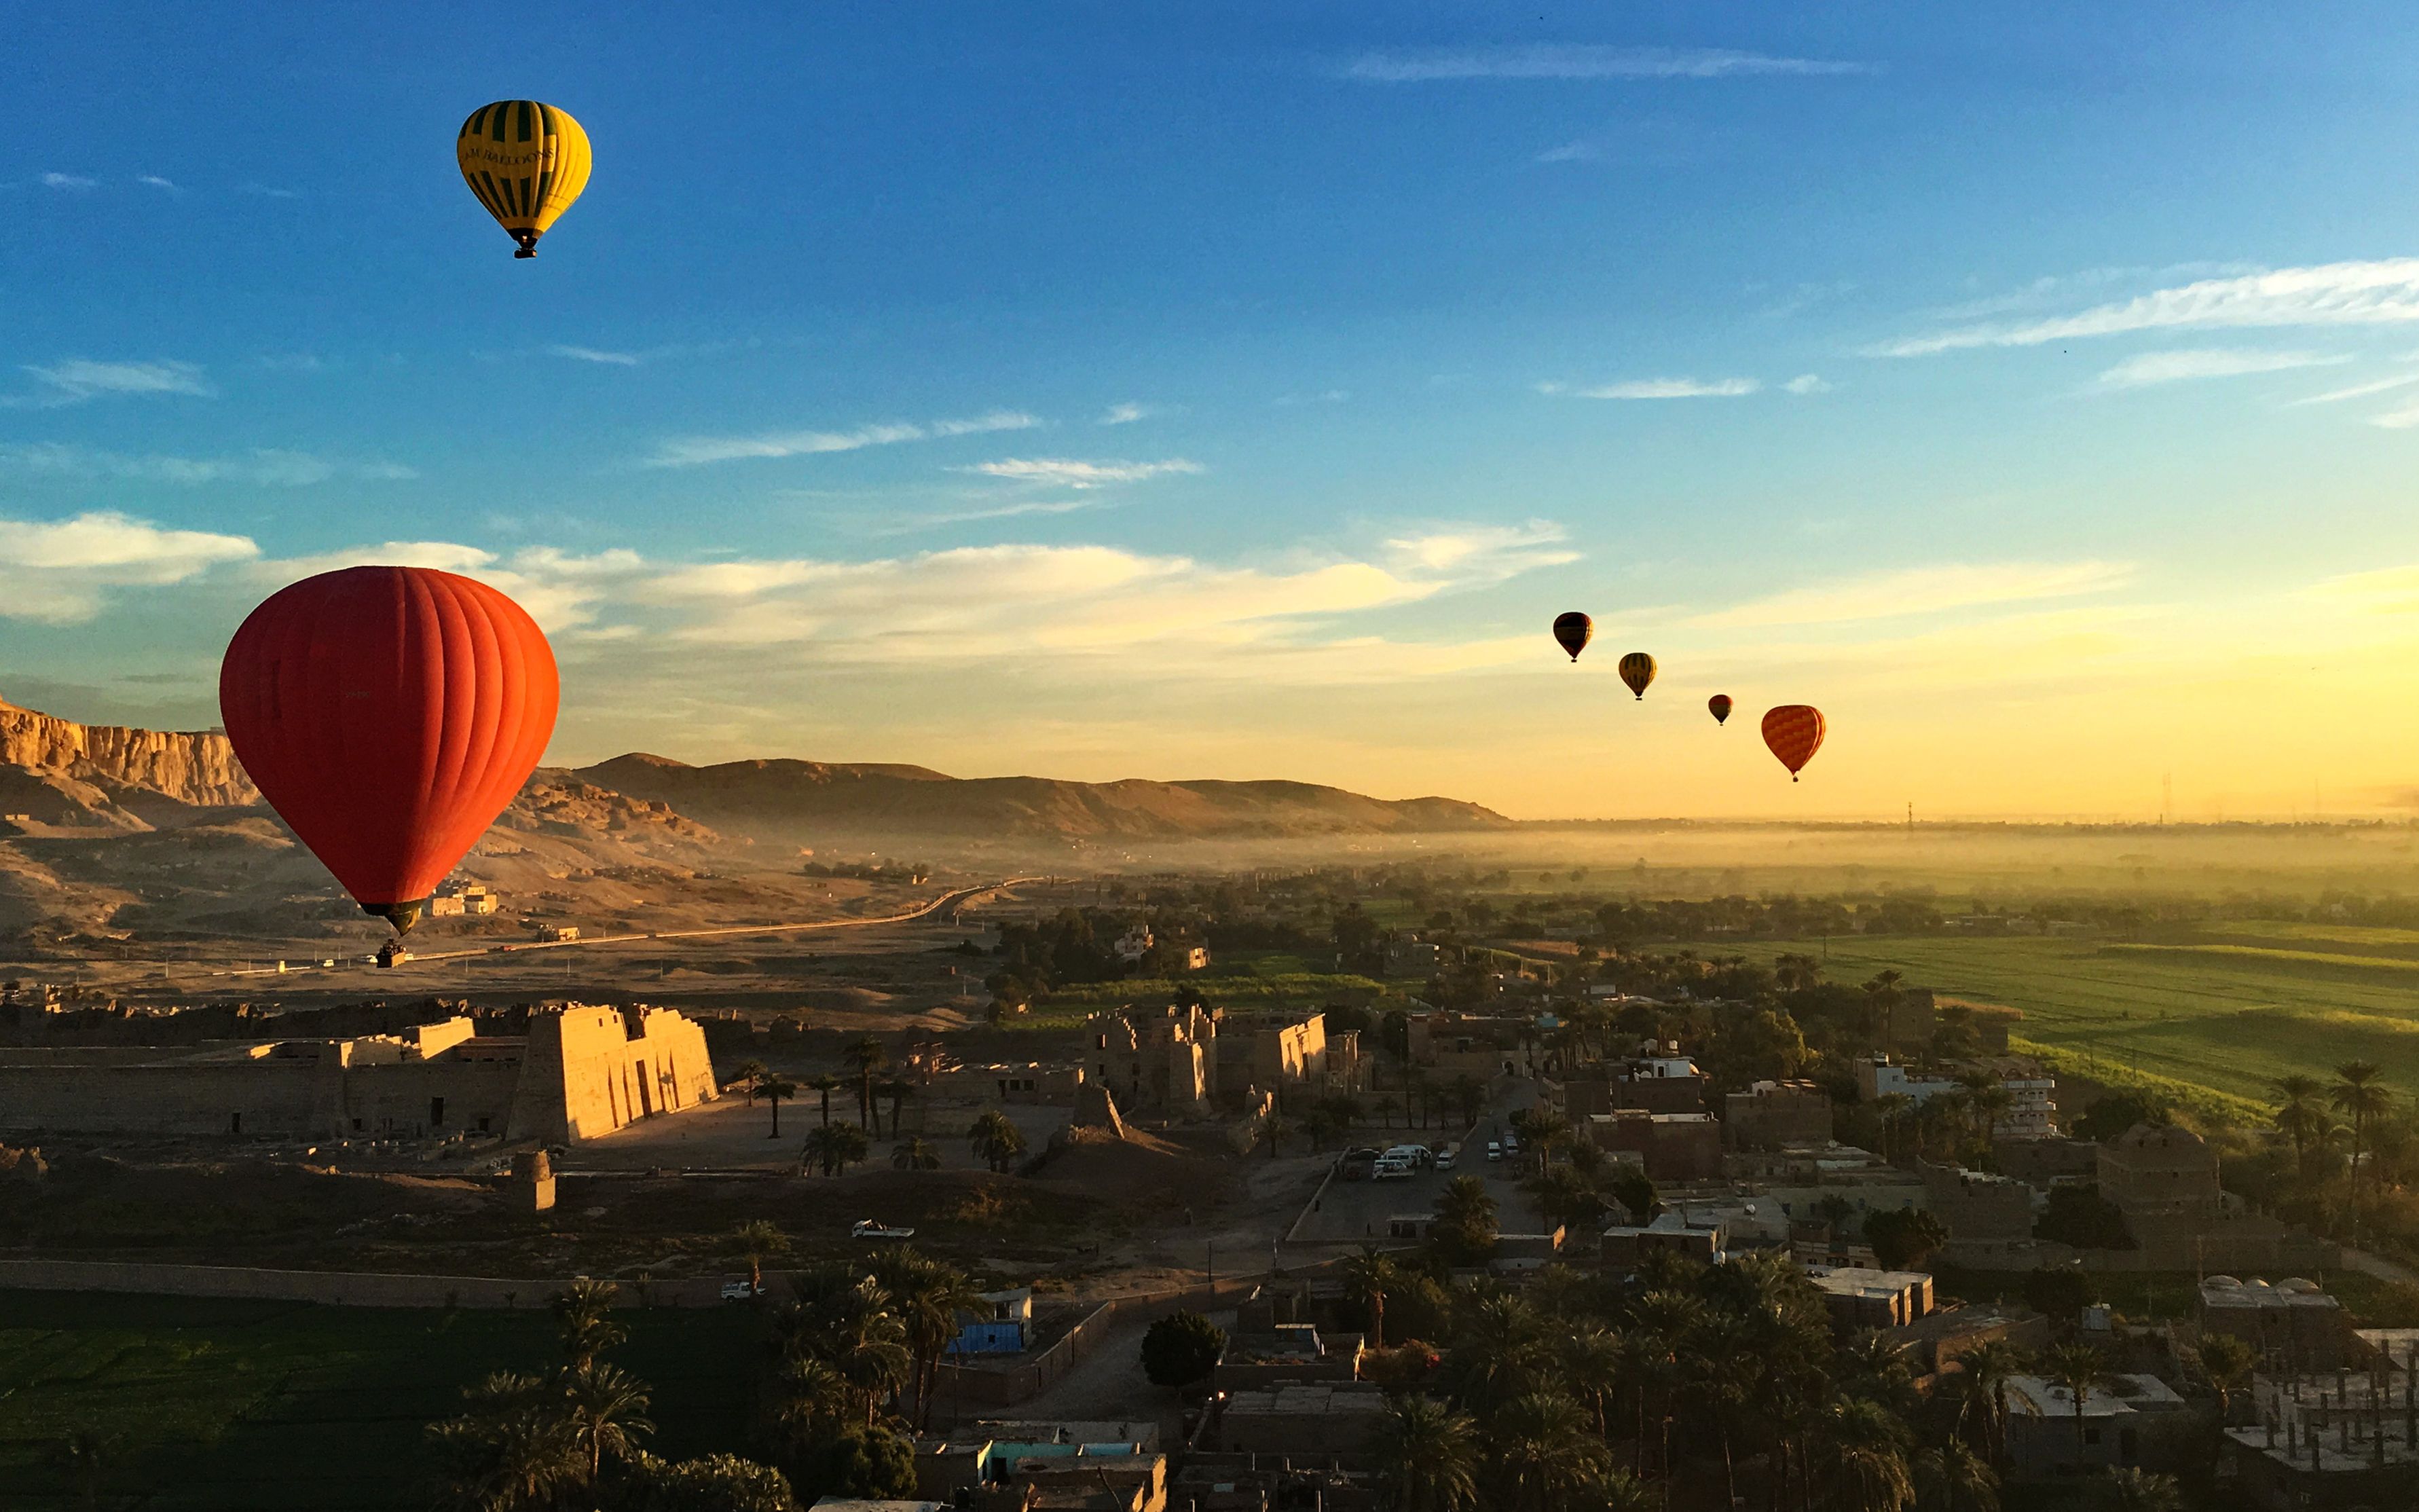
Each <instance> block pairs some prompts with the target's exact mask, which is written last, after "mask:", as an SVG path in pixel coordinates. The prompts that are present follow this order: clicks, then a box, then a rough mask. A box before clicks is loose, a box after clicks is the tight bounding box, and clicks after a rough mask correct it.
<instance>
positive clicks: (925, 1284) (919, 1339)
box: [874, 1249, 982, 1427]
mask: <svg viewBox="0 0 2419 1512" xmlns="http://www.w3.org/2000/svg"><path fill="white" fill-rule="evenodd" d="M874 1274H875V1276H876V1277H877V1278H878V1279H879V1280H880V1281H881V1282H882V1286H883V1289H885V1290H886V1291H887V1292H889V1293H890V1298H891V1305H892V1307H893V1309H894V1310H895V1311H896V1312H897V1313H898V1315H899V1319H900V1322H901V1326H902V1327H903V1328H904V1329H905V1332H906V1342H907V1347H908V1350H910V1352H911V1353H912V1354H913V1355H914V1357H915V1364H914V1369H913V1371H912V1372H911V1381H910V1384H911V1386H912V1387H913V1390H914V1392H915V1397H916V1418H917V1427H931V1426H932V1396H933V1388H934V1387H935V1386H936V1385H937V1384H938V1383H939V1381H940V1375H941V1356H942V1355H943V1354H945V1353H947V1352H948V1348H949V1346H950V1345H951V1344H952V1343H954V1342H956V1340H957V1336H958V1332H959V1328H960V1323H959V1319H960V1316H961V1315H962V1314H965V1313H971V1312H973V1311H974V1310H975V1309H977V1308H978V1307H979V1306H981V1305H982V1298H981V1296H980V1294H979V1293H978V1291H977V1290H976V1288H975V1284H974V1282H973V1281H972V1280H971V1279H969V1278H968V1277H967V1275H966V1273H964V1272H963V1271H961V1270H958V1269H957V1268H956V1267H955V1266H950V1265H944V1264H942V1263H940V1262H939V1261H937V1260H931V1259H927V1258H925V1257H923V1256H921V1255H918V1254H917V1253H916V1252H915V1251H914V1250H912V1249H902V1250H895V1251H893V1252H891V1253H890V1254H888V1255H886V1256H884V1257H882V1258H881V1259H879V1260H878V1261H876V1262H875V1265H874Z"/></svg>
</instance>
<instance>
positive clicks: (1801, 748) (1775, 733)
mask: <svg viewBox="0 0 2419 1512" xmlns="http://www.w3.org/2000/svg"><path fill="white" fill-rule="evenodd" d="M1764 744H1765V745H1766V746H1769V747H1771V748H1772V753H1773V754H1774V755H1775V756H1778V757H1780V764H1781V765H1783V766H1786V767H1788V768H1789V780H1791V781H1792V782H1795V781H1796V780H1797V774H1798V773H1799V772H1802V771H1804V770H1805V769H1806V764H1807V763H1808V762H1810V761H1812V760H1813V759H1814V753H1815V752H1816V751H1818V750H1821V749H1822V748H1823V711H1822V710H1820V709H1818V708H1816V707H1814V705H1812V704H1810V703H1784V704H1782V705H1780V707H1779V708H1777V709H1766V710H1765V711H1764Z"/></svg>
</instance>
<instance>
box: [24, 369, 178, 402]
mask: <svg viewBox="0 0 2419 1512" xmlns="http://www.w3.org/2000/svg"><path fill="white" fill-rule="evenodd" d="M25 371H26V372H28V373H31V374H32V375H33V376H34V377H35V378H38V379H39V380H40V381H41V382H42V383H44V384H46V385H48V386H49V388H50V389H51V390H52V393H51V394H50V395H49V396H48V398H47V399H46V400H44V401H40V402H46V403H50V404H80V403H82V402H83V401H85V400H86V399H92V398H98V397H99V396H100V395H101V394H104V393H190V394H197V395H200V396H201V397H204V398H208V397H210V396H212V395H213V394H215V393H217V392H218V391H217V390H215V389H212V388H211V387H210V386H209V385H208V383H206V382H204V381H203V380H202V370H201V369H200V368H199V367H197V366H195V365H194V364H193V363H170V362H158V363H96V362H93V361H91V360H89V359H87V358H82V357H71V358H69V359H68V360H67V361H65V362H62V363H53V364H52V365H51V366H49V367H41V366H38V365H34V364H27V365H26V367H25Z"/></svg>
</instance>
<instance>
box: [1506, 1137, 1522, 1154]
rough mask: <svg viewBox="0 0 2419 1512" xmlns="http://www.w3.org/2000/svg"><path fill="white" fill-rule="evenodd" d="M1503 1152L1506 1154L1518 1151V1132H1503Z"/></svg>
mask: <svg viewBox="0 0 2419 1512" xmlns="http://www.w3.org/2000/svg"><path fill="white" fill-rule="evenodd" d="M1503 1153H1505V1154H1507V1155H1517V1154H1518V1153H1520V1136H1519V1135H1518V1134H1504V1136H1503Z"/></svg>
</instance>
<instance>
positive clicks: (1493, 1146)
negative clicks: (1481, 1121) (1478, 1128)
mask: <svg viewBox="0 0 2419 1512" xmlns="http://www.w3.org/2000/svg"><path fill="white" fill-rule="evenodd" d="M1502 1158H1503V1142H1502V1140H1500V1139H1489V1140H1488V1141H1487V1159H1488V1160H1502Z"/></svg>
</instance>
